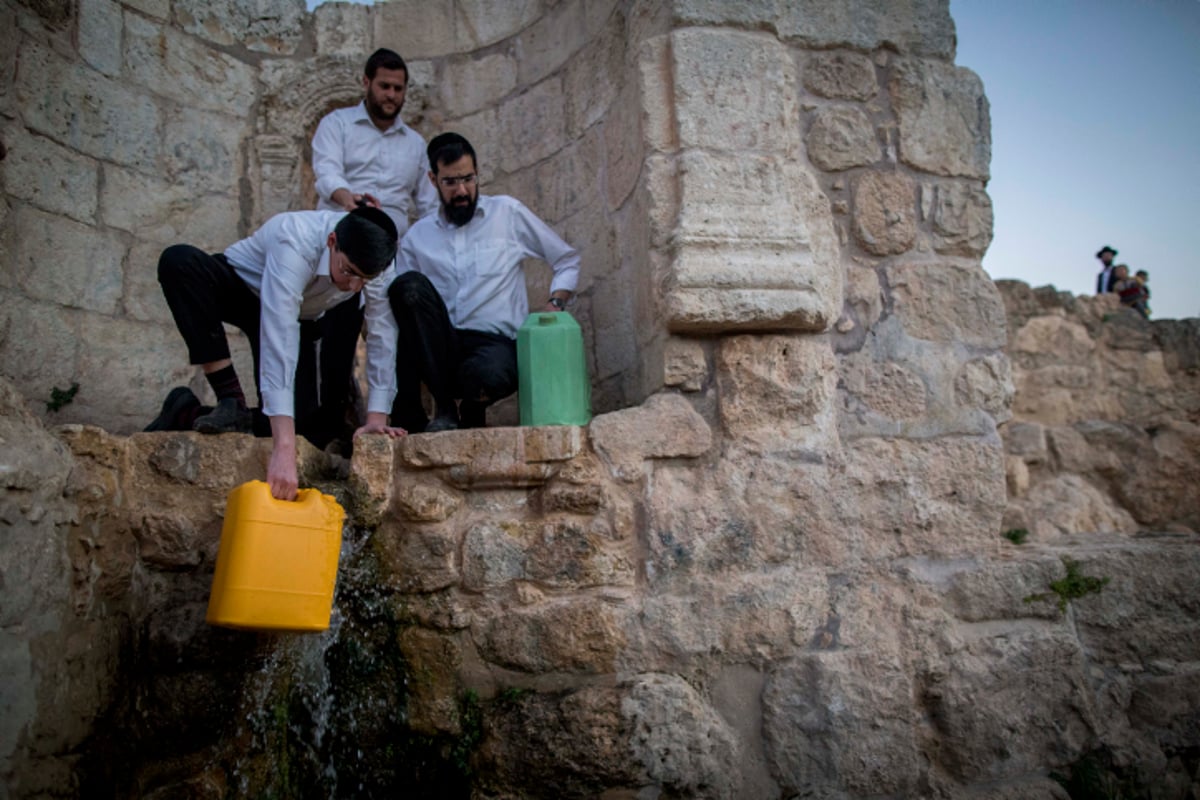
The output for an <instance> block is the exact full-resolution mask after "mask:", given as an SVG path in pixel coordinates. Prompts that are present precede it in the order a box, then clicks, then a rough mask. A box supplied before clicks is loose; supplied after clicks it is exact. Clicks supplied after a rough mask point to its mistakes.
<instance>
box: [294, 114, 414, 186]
mask: <svg viewBox="0 0 1200 800" xmlns="http://www.w3.org/2000/svg"><path fill="white" fill-rule="evenodd" d="M343 127H344V123H343V122H342V121H341V120H340V119H339V118H338V116H337V114H333V113H331V114H326V115H325V116H324V118H322V119H321V122H320V123H319V124H318V125H317V132H316V133H314V134H313V140H312V151H313V157H312V166H313V175H314V176H315V177H316V181H315V182H314V187H315V188H316V190H317V195H318V196H319V197H321V198H322V199H325V200H329V201H330V202H332V197H333V193H334V192H336V191H337V190H338V189H353V187H351V186H350V181H348V180H346V175H345V172H344V169H345V166H344V165H345V163H346V162H345V152H344V142H343V139H344V136H343ZM430 188H432V187H430Z"/></svg>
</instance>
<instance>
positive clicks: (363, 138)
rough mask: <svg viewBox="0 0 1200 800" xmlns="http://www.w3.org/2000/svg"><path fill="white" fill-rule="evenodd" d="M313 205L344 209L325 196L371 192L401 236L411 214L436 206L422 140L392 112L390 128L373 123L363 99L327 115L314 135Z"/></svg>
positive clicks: (429, 210)
mask: <svg viewBox="0 0 1200 800" xmlns="http://www.w3.org/2000/svg"><path fill="white" fill-rule="evenodd" d="M312 149H313V173H314V174H315V176H316V189H317V196H318V200H317V208H318V209H322V210H326V211H343V212H344V211H345V209H343V208H342V207H341V206H339V205H337V204H336V203H334V202H333V201H332V200H330V199H329V198H330V197H331V196H332V195H333V193H334V192H335V191H337V190H338V189H349V190H350V191H351V192H353V193H354V194H363V193H364V192H365V193H367V194H371V195H374V196H375V198H376V199H378V200H379V202H380V204H381V205H382V206H383V210H384V211H386V212H387V213H388V216H390V217H391V218H392V221H393V222H395V223H396V230H397V231H399V233H400V234H401V235H403V234H404V232H405V231H406V230H408V219H409V217H410V216H411V217H413V218H418V219H419V218H420V217H423V216H425V215H426V214H428V213H429V212H431V211H433V210H435V209H436V208H437V206H438V195H437V190H436V189H434V188H433V184H431V183H430V182H429V177H428V175H427V172H428V168H427V166H426V165H427V163H428V162H427V161H426V155H425V140H424V139H422V138H421V135H420V134H419V133H417V132H416V131H414V130H413V129H412V128H410V127H408V126H407V125H405V124H404V122H403V121H401V119H400V117H399V115H397V116H396V120H395V122H393V123H392V127H390V128H388V129H387V130H386V131H381V130H379V128H377V127H375V123H374V122H372V121H371V117H370V116H368V114H367V108H366V106H365V105H364V104H363V103H359V104H358V105H356V106H351V107H350V108H340V109H338V110H336V111H332V112H330V113H329V114H326V115H325V117H324V118H323V119H322V120H321V122H320V124H319V125H317V132H316V133H315V134H313V140H312Z"/></svg>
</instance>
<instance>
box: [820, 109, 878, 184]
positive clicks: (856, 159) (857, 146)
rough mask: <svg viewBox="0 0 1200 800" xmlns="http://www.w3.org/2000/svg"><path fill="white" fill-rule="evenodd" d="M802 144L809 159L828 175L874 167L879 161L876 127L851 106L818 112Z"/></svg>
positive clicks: (864, 115)
mask: <svg viewBox="0 0 1200 800" xmlns="http://www.w3.org/2000/svg"><path fill="white" fill-rule="evenodd" d="M805 142H806V143H807V144H808V157H809V159H811V160H812V162H813V163H814V164H816V165H817V166H818V167H820V168H821V169H823V170H828V171H830V172H838V171H841V170H844V169H850V168H851V167H861V166H865V165H867V164H873V163H875V162H876V161H878V160H879V158H880V150H879V141H878V139H876V137H875V126H874V125H873V124H871V120H870V118H869V117H867V115H866V114H864V113H863V112H862V111H861V110H860V109H858V108H856V107H854V106H827V107H825V108H822V109H821V110H819V111H818V112H817V114H816V118H815V119H814V120H813V123H812V126H811V127H810V128H809V129H808V136H807V138H806V139H805Z"/></svg>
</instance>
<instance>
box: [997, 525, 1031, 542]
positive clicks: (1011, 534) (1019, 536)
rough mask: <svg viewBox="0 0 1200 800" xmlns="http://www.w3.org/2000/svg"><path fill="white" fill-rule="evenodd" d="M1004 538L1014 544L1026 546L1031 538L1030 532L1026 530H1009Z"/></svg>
mask: <svg viewBox="0 0 1200 800" xmlns="http://www.w3.org/2000/svg"><path fill="white" fill-rule="evenodd" d="M1003 536H1004V538H1005V539H1008V540H1009V541H1010V542H1012V543H1013V544H1024V543H1025V540H1026V539H1028V538H1029V531H1027V530H1026V529H1025V528H1009V529H1008V530H1006V531H1005V532H1004V534H1003Z"/></svg>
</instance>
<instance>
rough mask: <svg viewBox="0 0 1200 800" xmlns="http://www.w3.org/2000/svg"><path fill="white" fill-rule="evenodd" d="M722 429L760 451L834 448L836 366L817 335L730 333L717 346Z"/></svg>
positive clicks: (743, 443)
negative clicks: (740, 334)
mask: <svg viewBox="0 0 1200 800" xmlns="http://www.w3.org/2000/svg"><path fill="white" fill-rule="evenodd" d="M716 372H717V392H718V396H719V397H720V415H721V423H722V425H723V427H724V428H725V432H726V433H727V434H728V435H730V436H732V437H734V438H735V439H737V440H739V441H740V442H741V443H742V445H743V446H748V447H751V448H755V449H759V450H761V451H762V452H794V453H805V452H806V453H812V454H825V453H829V452H831V451H832V450H833V449H835V447H836V438H835V437H836V426H835V421H834V399H835V397H836V387H837V365H836V362H835V360H834V357H833V351H832V350H831V349H830V346H829V342H828V340H826V339H825V338H823V337H817V336H803V335H794V336H731V337H727V338H725V339H722V340H721V342H720V345H719V347H718V348H717V370H716Z"/></svg>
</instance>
